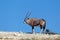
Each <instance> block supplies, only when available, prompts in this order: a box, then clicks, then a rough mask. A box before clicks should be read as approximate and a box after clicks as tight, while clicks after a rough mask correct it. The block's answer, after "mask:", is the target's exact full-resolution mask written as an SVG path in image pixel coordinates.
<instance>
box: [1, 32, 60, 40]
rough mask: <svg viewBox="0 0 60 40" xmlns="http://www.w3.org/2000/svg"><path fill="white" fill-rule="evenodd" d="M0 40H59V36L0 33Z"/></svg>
mask: <svg viewBox="0 0 60 40" xmlns="http://www.w3.org/2000/svg"><path fill="white" fill-rule="evenodd" d="M0 40H60V35H57V34H55V35H48V34H38V33H36V34H35V33H34V34H27V33H22V32H0Z"/></svg>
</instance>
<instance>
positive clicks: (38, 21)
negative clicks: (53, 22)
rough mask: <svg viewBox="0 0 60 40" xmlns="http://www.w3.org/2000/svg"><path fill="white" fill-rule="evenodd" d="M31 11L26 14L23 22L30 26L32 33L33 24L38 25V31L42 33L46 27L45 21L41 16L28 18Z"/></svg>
mask: <svg viewBox="0 0 60 40" xmlns="http://www.w3.org/2000/svg"><path fill="white" fill-rule="evenodd" d="M30 14H31V12H30V13H29V14H28V12H27V14H26V16H25V19H24V23H26V24H28V25H30V26H31V27H32V33H33V32H34V26H39V27H40V33H42V29H43V32H44V30H45V28H46V21H45V20H44V19H43V18H40V19H37V18H29V16H30Z"/></svg>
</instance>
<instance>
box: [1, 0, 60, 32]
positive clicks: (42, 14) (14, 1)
mask: <svg viewBox="0 0 60 40" xmlns="http://www.w3.org/2000/svg"><path fill="white" fill-rule="evenodd" d="M28 11H31V16H30V18H33V17H35V18H44V19H45V20H46V23H47V24H46V29H50V30H51V31H52V32H57V33H60V0H0V31H13V32H19V31H22V32H31V27H30V26H29V25H27V24H24V23H23V20H24V18H25V15H26V13H27V12H28ZM34 30H35V32H40V29H39V27H35V29H34Z"/></svg>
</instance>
